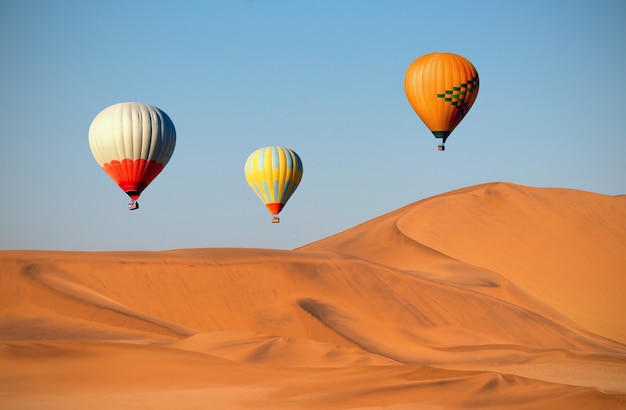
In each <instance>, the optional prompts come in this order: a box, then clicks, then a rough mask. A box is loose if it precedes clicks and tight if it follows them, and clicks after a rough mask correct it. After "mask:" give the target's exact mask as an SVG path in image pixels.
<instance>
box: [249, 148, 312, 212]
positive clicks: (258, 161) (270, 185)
mask: <svg viewBox="0 0 626 410" xmlns="http://www.w3.org/2000/svg"><path fill="white" fill-rule="evenodd" d="M245 173H246V181H248V185H250V188H252V190H253V191H254V192H255V193H256V194H257V196H258V197H259V198H260V199H261V201H262V202H263V203H264V204H265V206H266V207H267V209H268V210H269V211H270V213H271V214H272V215H274V217H273V219H272V222H273V223H277V222H280V219H278V214H279V213H280V211H281V210H282V209H283V207H284V206H285V204H286V203H287V201H288V200H289V198H290V197H291V195H293V193H294V192H295V190H296V188H298V184H299V183H300V180H301V179H302V161H301V160H300V157H299V156H298V154H296V153H295V152H293V151H292V150H290V149H288V148H283V147H264V148H259V149H258V150H256V151H254V152H253V153H252V154H250V156H249V157H248V159H247V160H246V165H245Z"/></svg>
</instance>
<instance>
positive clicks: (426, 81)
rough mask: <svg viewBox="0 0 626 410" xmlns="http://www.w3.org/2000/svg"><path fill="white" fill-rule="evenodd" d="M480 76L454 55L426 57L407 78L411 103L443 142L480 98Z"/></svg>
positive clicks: (411, 69) (419, 59) (430, 55)
mask: <svg viewBox="0 0 626 410" xmlns="http://www.w3.org/2000/svg"><path fill="white" fill-rule="evenodd" d="M478 82H479V81H478V72H477V71H476V68H475V67H474V66H473V65H472V63H470V62H469V61H468V60H467V59H465V58H463V57H461V56H459V55H456V54H452V53H432V54H426V55H423V56H421V57H420V58H418V59H417V60H415V61H413V63H411V65H410V66H409V68H408V70H407V72H406V75H405V77H404V91H405V92H406V96H407V98H408V100H409V103H410V104H411V106H412V107H413V109H414V110H415V112H416V113H417V115H418V116H419V117H420V118H421V119H422V121H423V122H424V124H426V126H427V127H428V129H430V131H431V132H432V133H433V134H434V135H435V137H436V138H441V139H442V140H443V141H442V143H441V145H439V150H440V151H443V150H445V146H444V143H445V142H446V139H447V138H448V137H449V136H450V133H451V132H452V131H453V130H454V128H455V127H456V126H457V125H459V123H460V122H461V120H462V119H463V117H465V115H466V114H467V112H468V111H469V110H470V108H472V105H473V104H474V101H475V100H476V96H477V95H478Z"/></svg>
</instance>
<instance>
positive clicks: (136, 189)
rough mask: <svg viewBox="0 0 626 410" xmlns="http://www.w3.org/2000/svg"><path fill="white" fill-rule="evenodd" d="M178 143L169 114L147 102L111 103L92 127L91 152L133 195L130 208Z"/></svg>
mask: <svg viewBox="0 0 626 410" xmlns="http://www.w3.org/2000/svg"><path fill="white" fill-rule="evenodd" d="M175 146H176V129H175V128H174V124H173V123H172V120H171V119H170V117H168V115H167V114H166V113H165V112H163V111H161V110H160V109H159V108H157V107H154V106H152V105H148V104H144V103H138V102H125V103H119V104H114V105H111V106H109V107H107V108H105V109H104V110H102V111H101V112H100V113H99V114H98V115H96V117H95V118H94V120H93V121H92V122H91V126H90V127H89V147H90V148H91V153H92V154H93V156H94V158H95V159H96V162H98V165H100V167H102V169H103V170H104V171H105V172H106V173H107V174H108V175H109V177H111V179H112V180H113V181H115V183H116V184H117V185H118V186H119V187H120V188H121V189H122V190H123V191H124V192H126V194H128V196H129V197H130V198H131V200H132V201H131V203H130V204H129V209H131V210H132V209H137V207H138V204H137V199H138V198H139V195H141V192H142V191H143V190H144V189H146V187H147V186H148V185H149V184H150V182H152V181H153V180H154V178H156V177H157V175H159V173H160V172H161V171H162V170H163V168H164V167H165V165H166V164H167V163H168V161H169V160H170V158H171V157H172V153H173V152H174V147H175Z"/></svg>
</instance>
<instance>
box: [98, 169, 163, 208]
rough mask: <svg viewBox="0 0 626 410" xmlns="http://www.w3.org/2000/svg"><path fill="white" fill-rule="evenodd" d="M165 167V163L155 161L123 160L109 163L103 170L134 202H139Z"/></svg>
mask: <svg viewBox="0 0 626 410" xmlns="http://www.w3.org/2000/svg"><path fill="white" fill-rule="evenodd" d="M164 166H165V165H164V164H163V163H160V162H157V161H154V160H150V161H146V160H145V159H136V160H132V159H123V160H122V161H111V162H108V163H106V164H104V165H103V166H102V169H104V171H105V172H106V173H107V174H108V175H109V177H111V179H112V180H113V181H115V183H117V185H119V187H120V188H122V190H123V191H124V192H126V193H127V194H128V195H129V196H130V197H131V198H132V199H133V200H137V198H139V195H140V194H141V192H142V191H143V190H144V189H146V187H147V186H148V185H150V182H152V180H154V178H156V177H157V175H159V173H160V172H161V171H162V170H163V167H164Z"/></svg>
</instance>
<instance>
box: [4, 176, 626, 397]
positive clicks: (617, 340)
mask: <svg viewBox="0 0 626 410" xmlns="http://www.w3.org/2000/svg"><path fill="white" fill-rule="evenodd" d="M625 255H626V198H625V197H623V196H622V197H607V196H602V195H597V194H592V193H588V192H580V191H571V190H563V189H537V188H530V187H523V186H518V185H513V184H504V183H499V184H486V185H482V186H476V187H469V188H466V189H463V190H459V191H455V192H450V193H447V194H444V195H440V196H437V197H433V198H429V199H426V200H423V201H420V202H417V203H414V204H411V205H408V206H406V207H404V208H401V209H399V210H397V211H394V212H391V213H389V214H387V215H383V216H381V217H379V218H376V219H374V220H371V221H369V222H366V223H364V224H362V225H359V226H356V227H354V228H352V229H350V230H347V231H345V232H342V233H340V234H338V235H335V236H332V237H330V238H327V239H324V240H322V241H319V242H316V243H313V244H310V245H308V246H305V247H303V248H301V249H298V250H295V251H277V250H263V249H188V250H175V251H163V252H52V251H4V252H0V408H33V409H35V408H36V409H42V408H64V409H66V408H86V407H89V408H222V409H231V408H232V409H238V408H242V409H244V408H245V409H250V408H255V409H356V408H361V409H378V408H390V409H422V408H423V409H436V408H493V409H500V408H505V409H525V408H539V409H542V408H544V409H553V408H594V409H595V408H608V409H612V408H615V409H617V408H626V346H625V343H626V334H625V333H624V332H625V329H626V319H625V316H624V315H623V312H625V311H626V302H625V301H624V298H620V295H623V294H624V290H626V285H625V282H624V275H625V274H626V257H625Z"/></svg>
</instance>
